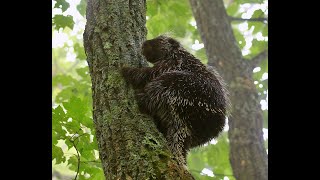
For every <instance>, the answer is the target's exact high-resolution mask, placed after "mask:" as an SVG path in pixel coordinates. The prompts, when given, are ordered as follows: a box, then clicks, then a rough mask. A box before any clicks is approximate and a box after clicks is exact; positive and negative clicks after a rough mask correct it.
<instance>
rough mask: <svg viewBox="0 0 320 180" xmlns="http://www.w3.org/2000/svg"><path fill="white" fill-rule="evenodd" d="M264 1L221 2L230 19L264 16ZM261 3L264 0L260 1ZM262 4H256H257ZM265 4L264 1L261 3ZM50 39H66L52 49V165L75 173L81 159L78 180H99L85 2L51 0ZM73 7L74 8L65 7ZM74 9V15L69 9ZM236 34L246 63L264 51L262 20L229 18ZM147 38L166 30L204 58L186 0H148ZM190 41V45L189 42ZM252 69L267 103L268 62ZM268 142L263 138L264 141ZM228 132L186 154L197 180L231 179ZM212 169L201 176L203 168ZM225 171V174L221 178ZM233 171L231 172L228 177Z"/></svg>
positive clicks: (262, 97) (100, 175)
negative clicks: (197, 43)
mask: <svg viewBox="0 0 320 180" xmlns="http://www.w3.org/2000/svg"><path fill="white" fill-rule="evenodd" d="M265 2H267V1H264V2H262V0H234V1H232V0H225V6H226V10H227V13H228V15H229V16H232V17H237V18H241V17H246V18H247V17H249V18H261V17H267V9H265V8H262V7H263V6H264V7H265V6H267V4H266V3H265ZM262 3H264V4H262ZM261 4H262V5H263V6H260V5H261ZM265 4H266V5H265ZM52 8H53V10H54V13H53V17H52V24H53V28H52V31H53V40H57V39H59V38H60V39H63V37H67V38H66V39H65V41H64V43H61V44H59V45H54V46H53V53H52V61H53V62H52V63H53V69H52V93H53V97H52V101H53V107H52V163H53V169H56V170H58V169H59V168H60V169H61V167H63V169H64V171H63V172H62V173H63V174H68V175H72V176H75V175H76V172H77V169H78V163H79V161H78V153H79V155H80V156H79V158H80V166H79V174H78V179H103V177H104V175H103V171H102V169H101V165H100V160H99V156H98V146H97V142H96V138H95V129H94V127H93V120H92V92H91V79H90V76H89V73H88V66H87V63H86V61H85V59H86V55H85V53H84V48H83V43H82V41H83V40H82V33H83V30H84V24H85V8H86V0H78V1H72V0H53V5H52ZM70 9H72V10H73V11H69V10H70ZM74 11H75V12H77V13H74V14H72V13H71V12H74ZM232 26H233V30H234V34H235V37H236V39H237V41H238V45H239V47H240V48H241V50H242V52H243V55H244V58H245V59H244V60H246V61H250V59H252V58H253V57H255V56H256V55H258V54H259V53H261V52H263V51H265V50H267V44H268V40H267V36H268V25H267V23H265V22H253V21H233V22H232ZM147 28H148V36H147V37H148V38H153V37H155V36H157V35H159V34H163V33H167V34H170V35H171V36H174V37H175V38H177V39H179V40H180V41H181V43H182V44H183V45H184V46H185V47H186V48H187V49H188V50H189V51H191V52H192V53H193V54H194V55H195V56H197V57H199V58H200V59H201V60H203V62H204V63H206V62H207V59H206V54H205V50H204V48H203V47H202V48H201V47H200V48H194V47H193V46H195V44H196V43H195V42H196V41H197V42H199V45H201V44H202V41H201V38H200V36H199V33H198V31H197V28H196V25H195V21H194V18H193V16H192V11H191V8H190V5H189V3H188V0H177V1H169V0H147ZM192 45H193V46H192ZM258 67H260V70H259V71H255V72H254V73H253V77H254V80H255V81H256V83H255V84H256V86H257V89H258V91H259V94H260V99H261V100H264V101H266V102H267V89H268V78H267V74H266V73H267V72H268V61H267V58H266V59H265V60H263V61H261V63H260V64H259V65H258ZM263 115H264V120H265V123H264V128H268V126H267V124H268V123H267V119H268V110H267V109H264V111H263ZM266 146H267V140H266ZM228 159H229V145H228V137H227V133H226V132H224V133H223V135H222V136H220V137H219V138H218V139H217V140H216V144H209V145H207V146H205V147H201V148H196V149H193V150H192V151H191V152H190V153H189V155H188V166H189V169H190V171H191V173H192V174H193V175H194V177H196V179H230V180H233V179H234V178H233V176H232V169H231V167H230V163H229V160H228ZM205 168H206V169H208V170H209V171H212V172H213V174H214V177H210V176H211V175H210V174H207V175H206V174H203V173H201V172H204V171H203V170H204V169H205ZM225 175H226V176H225ZM227 175H231V176H227Z"/></svg>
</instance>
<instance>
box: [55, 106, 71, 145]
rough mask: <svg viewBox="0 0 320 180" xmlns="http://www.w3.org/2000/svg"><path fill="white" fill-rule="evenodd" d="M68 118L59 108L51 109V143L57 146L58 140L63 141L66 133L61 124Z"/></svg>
mask: <svg viewBox="0 0 320 180" xmlns="http://www.w3.org/2000/svg"><path fill="white" fill-rule="evenodd" d="M67 120H68V117H67V116H66V114H65V113H64V111H63V109H62V107H61V106H58V107H57V108H55V109H52V143H53V144H57V143H58V140H59V139H65V137H66V133H67V132H66V131H65V130H64V129H63V128H62V124H63V123H65V122H67Z"/></svg>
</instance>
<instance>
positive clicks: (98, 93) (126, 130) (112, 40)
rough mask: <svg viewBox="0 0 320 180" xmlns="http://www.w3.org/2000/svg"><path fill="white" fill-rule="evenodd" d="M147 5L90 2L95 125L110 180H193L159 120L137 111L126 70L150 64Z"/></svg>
mask: <svg viewBox="0 0 320 180" xmlns="http://www.w3.org/2000/svg"><path fill="white" fill-rule="evenodd" d="M145 3H146V2H145V0H135V1H132V0H127V1H112V0H88V4H87V13H86V14H87V17H86V18H87V24H86V27H85V32H84V38H83V39H84V47H85V52H86V55H87V62H88V65H89V69H90V75H91V80H92V94H93V95H92V96H93V120H94V125H95V130H96V138H97V140H98V147H99V156H100V159H101V162H102V167H103V171H104V174H105V177H106V179H108V180H109V179H138V180H140V179H193V178H192V176H191V175H190V173H189V172H188V171H187V170H186V169H185V168H184V167H183V166H179V165H178V163H177V162H176V161H175V160H174V158H173V156H172V154H171V153H170V151H169V149H168V147H167V145H166V142H165V139H164V137H163V135H162V134H161V133H160V132H159V131H158V130H157V129H156V126H155V124H154V123H153V121H152V120H151V119H150V118H149V117H146V116H144V115H141V114H139V113H138V111H137V105H136V104H135V101H134V98H133V92H132V90H131V89H130V88H129V87H128V86H127V85H126V84H125V82H124V81H123V79H122V77H121V75H120V68H121V67H122V66H123V65H127V66H129V65H131V66H138V65H139V64H140V65H142V64H143V65H145V64H146V63H145V61H142V59H143V57H142V55H141V53H140V46H141V44H142V42H143V41H144V40H145V37H146V27H145V23H146V20H145V17H146V4H145Z"/></svg>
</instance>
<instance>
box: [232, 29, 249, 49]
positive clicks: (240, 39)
mask: <svg viewBox="0 0 320 180" xmlns="http://www.w3.org/2000/svg"><path fill="white" fill-rule="evenodd" d="M233 32H234V36H235V38H236V40H237V42H238V45H239V47H240V49H243V47H244V46H245V45H246V40H245V39H244V36H243V34H241V33H240V31H239V30H238V29H237V28H233Z"/></svg>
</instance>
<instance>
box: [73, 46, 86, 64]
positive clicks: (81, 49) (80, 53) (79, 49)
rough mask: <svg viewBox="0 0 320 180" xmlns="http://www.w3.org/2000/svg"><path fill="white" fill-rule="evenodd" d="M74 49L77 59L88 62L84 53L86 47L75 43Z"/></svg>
mask: <svg viewBox="0 0 320 180" xmlns="http://www.w3.org/2000/svg"><path fill="white" fill-rule="evenodd" d="M73 49H74V51H75V53H76V55H77V59H79V60H86V59H87V56H86V54H85V52H84V47H83V46H82V45H80V44H79V43H75V44H74V46H73Z"/></svg>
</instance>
